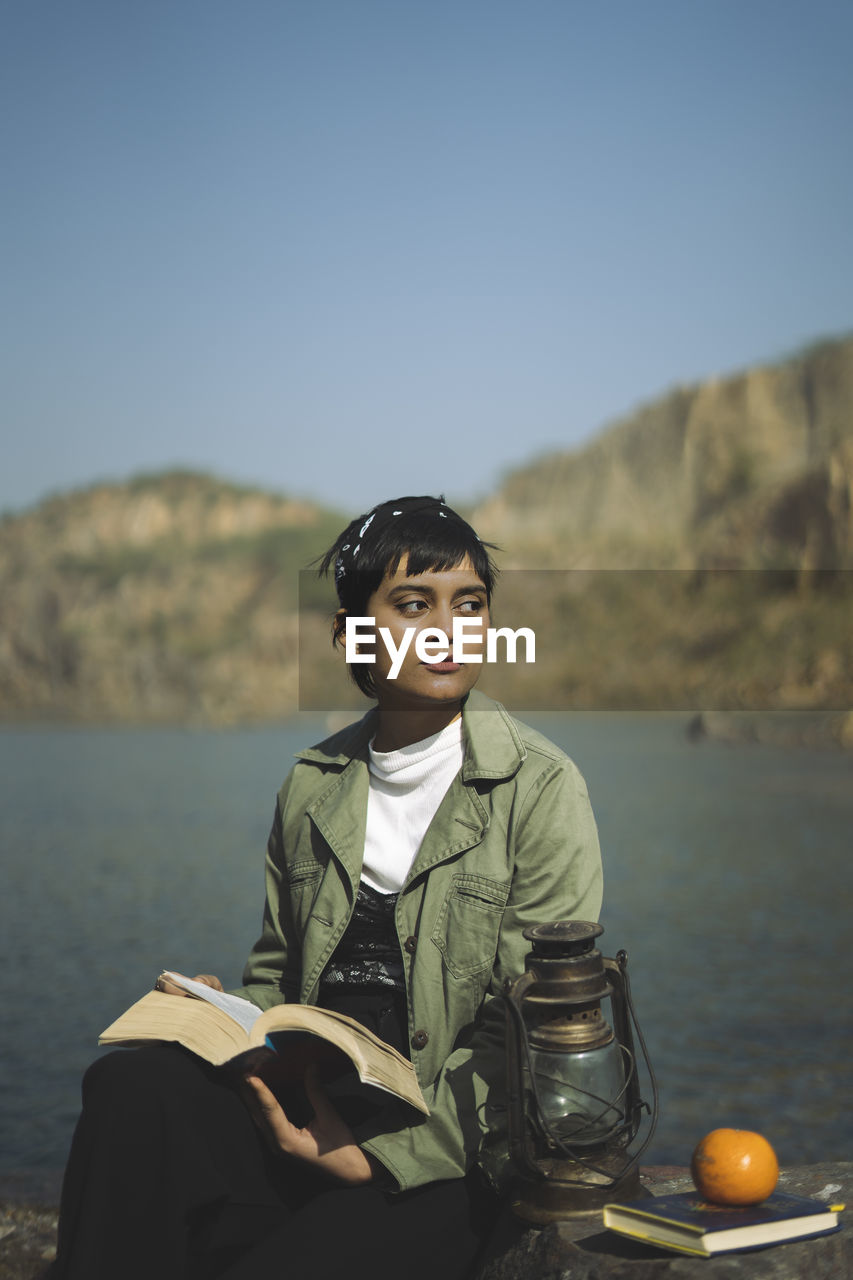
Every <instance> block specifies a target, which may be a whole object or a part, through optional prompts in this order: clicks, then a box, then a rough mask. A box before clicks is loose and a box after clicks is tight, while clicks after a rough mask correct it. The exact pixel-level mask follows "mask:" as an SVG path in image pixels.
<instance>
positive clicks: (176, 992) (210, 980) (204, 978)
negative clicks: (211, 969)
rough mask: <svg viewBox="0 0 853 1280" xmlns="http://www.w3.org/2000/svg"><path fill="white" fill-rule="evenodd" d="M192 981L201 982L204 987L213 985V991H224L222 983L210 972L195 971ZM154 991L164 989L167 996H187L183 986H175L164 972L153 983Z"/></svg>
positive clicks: (187, 992)
mask: <svg viewBox="0 0 853 1280" xmlns="http://www.w3.org/2000/svg"><path fill="white" fill-rule="evenodd" d="M193 982H203V983H204V985H205V986H206V987H213V990H214V991H224V990H225V988H224V987H223V985H222V983H221V982H220V981H219V979H218V978H216V977H214V975H213V974H212V973H197V974H196V975H195V977H194V978H193ZM154 990H155V991H164V992H165V993H166V995H167V996H188V995H189V994H190V993H189V991H184V989H183V987H179V986H176V985H175V983H174V982H170V981H169V979H168V978H167V977H165V975H164V974H162V973H161V974H160V977H159V978H158V979H157V981H156V982H155V983H154Z"/></svg>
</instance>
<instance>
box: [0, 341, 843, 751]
mask: <svg viewBox="0 0 853 1280" xmlns="http://www.w3.org/2000/svg"><path fill="white" fill-rule="evenodd" d="M851 512H853V339H844V340H839V341H835V342H825V343H821V344H819V345H817V346H815V347H814V348H812V349H810V350H808V351H805V352H802V353H800V354H799V355H797V356H795V357H793V358H792V359H790V360H788V361H786V362H784V363H782V364H780V365H778V366H775V367H766V368H756V369H751V370H748V371H746V372H745V373H741V374H738V375H735V376H733V377H730V378H726V379H717V380H714V381H711V382H706V383H703V384H700V385H697V386H695V387H688V388H679V389H677V390H675V391H672V392H670V393H669V394H667V395H665V396H664V397H662V398H661V399H660V400H658V401H657V402H655V403H653V404H650V405H647V406H644V407H643V408H641V409H639V410H638V411H637V412H636V413H634V414H632V415H631V416H630V417H629V418H626V419H625V420H624V421H622V422H619V423H617V424H615V425H614V426H613V427H611V428H610V429H608V430H606V431H604V432H603V433H601V434H600V435H599V436H598V437H597V438H595V439H594V440H593V441H592V442H591V443H590V444H589V445H587V446H586V447H585V448H583V449H581V450H577V451H574V452H564V453H558V454H555V455H553V456H550V457H548V458H544V459H541V460H539V461H535V462H531V463H530V464H528V465H526V466H524V467H522V468H520V469H519V470H517V471H515V472H514V473H513V474H511V475H510V476H509V477H508V478H507V480H506V482H505V483H504V484H503V485H502V486H501V488H500V489H499V490H498V491H497V492H496V493H495V494H493V495H492V496H491V497H490V498H489V499H488V500H487V501H485V502H484V503H482V504H481V505H480V506H479V508H478V509H477V510H475V511H474V512H473V514H472V518H473V521H474V523H475V525H476V527H477V529H478V530H479V532H480V533H481V534H482V535H483V536H484V537H487V538H489V539H491V540H493V541H495V542H497V543H498V544H499V545H500V546H502V547H504V548H506V552H505V554H503V555H502V556H501V557H500V558H501V562H502V564H503V566H504V569H505V572H504V575H503V581H502V584H501V589H500V593H499V596H498V601H497V603H498V617H497V621H498V622H499V623H500V624H501V625H507V626H513V627H517V626H522V625H525V626H529V627H533V628H534V629H535V631H536V635H537V654H536V663H535V665H534V666H532V667H525V666H522V665H521V664H517V665H516V666H515V667H514V668H511V669H509V670H507V671H505V672H504V673H502V674H499V673H498V672H497V671H496V670H494V669H491V670H489V672H488V673H487V678H485V677H484V685H485V687H486V688H488V689H490V691H494V692H496V693H498V694H499V695H503V696H506V698H507V699H508V700H509V701H511V703H512V705H513V706H515V707H545V708H559V707H573V706H578V707H591V708H592V707H616V708H625V707H637V706H645V707H670V708H671V707H680V708H690V709H707V708H714V707H727V708H728V707H741V708H743V707H747V708H750V707H755V708H782V709H788V710H792V709H795V710H796V709H801V708H806V709H808V708H812V709H823V710H830V711H834V712H837V713H838V714H839V716H841V719H840V720H839V725H840V726H841V727H840V728H839V730H838V736H840V737H844V735H848V736H851V737H853V724H851V722H850V721H851V717H850V716H849V715H848V716H847V717H846V719H844V717H843V715H841V713H843V712H844V711H849V708H851V707H853V641H851V628H850V625H849V619H850V617H851V612H852V611H851V603H853V598H852V597H853V591H851V585H850V582H851V577H853V574H851V569H853V515H851ZM348 514H351V513H348ZM343 520H344V516H342V515H341V513H335V512H329V511H326V510H323V509H322V508H320V507H318V506H316V505H313V504H311V503H308V502H304V501H294V500H290V499H287V498H285V497H281V496H276V495H274V494H269V493H264V492H260V491H257V490H252V489H246V488H240V487H238V486H236V485H231V484H228V483H226V482H224V481H221V480H216V479H213V478H211V477H209V476H203V475H196V474H192V473H183V472H170V473H164V474H161V475H154V476H143V477H138V478H136V479H135V480H131V481H130V482H128V483H127V484H114V485H109V484H102V485H96V486H94V487H92V488H90V489H88V490H85V491H80V492H74V493H70V494H66V495H60V496H58V497H54V498H52V499H50V500H48V501H46V502H44V503H42V504H40V505H39V506H37V507H35V508H33V509H32V510H30V511H27V512H25V513H23V514H21V515H14V516H7V517H6V518H5V519H4V520H3V521H2V522H0V606H2V619H3V625H2V630H0V716H2V717H3V718H5V719H6V720H28V719H50V720H75V721H86V722H119V721H120V722H157V721H161V722H197V723H213V724H224V723H226V724H227V723H238V722H246V721H252V720H261V719H275V718H281V717H284V716H286V715H288V714H289V713H291V712H292V711H293V710H295V709H296V707H297V705H298V704H299V705H302V706H303V707H304V708H314V707H317V708H323V709H333V708H338V707H341V706H344V705H348V706H350V707H357V706H359V705H360V702H361V700H360V695H357V694H356V693H355V691H353V690H351V689H350V687H349V685H348V684H347V681H346V679H345V678H344V676H343V674H342V672H341V669H340V664H339V663H338V664H336V663H335V661H334V657H333V655H332V654H331V651H330V648H329V644H328V629H327V628H328V618H329V613H330V611H331V609H332V607H333V601H332V593H331V592H330V591H329V590H328V589H323V587H322V586H321V585H319V584H317V583H316V582H315V580H314V579H313V578H312V576H311V575H310V574H307V573H304V574H301V575H300V572H299V571H300V570H301V569H304V568H305V566H306V565H307V564H309V563H310V561H311V560H312V559H313V558H314V557H316V556H317V555H318V554H319V553H320V552H321V551H322V550H323V549H324V547H325V546H326V545H328V543H329V541H330V540H331V539H332V537H333V536H334V535H335V533H336V532H337V531H338V530H339V529H340V527H341V524H342V523H343ZM300 587H301V590H302V610H301V618H300V616H299V615H298V604H299V596H300Z"/></svg>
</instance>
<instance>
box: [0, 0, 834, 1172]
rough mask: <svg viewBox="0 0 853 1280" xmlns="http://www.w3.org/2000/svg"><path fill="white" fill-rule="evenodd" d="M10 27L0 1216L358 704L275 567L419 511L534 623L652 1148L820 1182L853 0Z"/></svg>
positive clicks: (0, 714) (212, 963)
mask: <svg viewBox="0 0 853 1280" xmlns="http://www.w3.org/2000/svg"><path fill="white" fill-rule="evenodd" d="M4 19H5V20H4V39H3V42H2V49H0V60H2V75H0V105H2V118H3V120H4V122H5V128H4V131H3V140H2V147H3V164H4V173H5V175H6V194H5V196H4V209H3V218H4V232H5V234H4V237H3V244H2V248H0V252H2V254H3V278H4V305H3V308H2V324H3V333H2V338H3V340H2V343H0V351H2V355H0V361H2V365H3V377H4V391H5V394H4V419H5V432H6V449H5V450H4V459H3V466H2V469H0V510H2V511H3V512H4V515H3V516H2V518H0V721H2V725H0V766H2V767H0V787H2V803H0V856H2V860H3V872H4V880H5V884H4V893H3V894H2V898H0V975H2V976H0V999H2V1001H3V1008H4V1012H5V1016H4V1029H3V1031H2V1033H0V1034H2V1038H3V1049H2V1055H0V1107H2V1132H3V1135H4V1139H3V1147H2V1165H0V1177H2V1179H3V1181H0V1190H2V1189H3V1188H7V1187H12V1188H18V1190H19V1191H22V1192H25V1193H28V1194H29V1193H31V1192H32V1191H33V1190H34V1189H36V1188H39V1187H44V1188H47V1189H48V1190H47V1192H46V1194H50V1195H52V1194H55V1186H56V1177H57V1172H58V1170H59V1169H60V1168H61V1165H62V1163H63V1161H64V1158H65V1152H66V1150H67V1144H68V1140H69V1138H70V1133H71V1129H72V1127H73V1122H74V1116H75V1114H76V1109H77V1099H78V1087H79V1084H78V1082H79V1076H80V1073H81V1071H82V1070H83V1068H84V1066H85V1064H86V1062H87V1061H89V1060H90V1058H91V1056H92V1054H93V1053H94V1052H96V1050H95V1048H94V1045H95V1040H96V1038H97V1034H98V1032H99V1031H100V1030H101V1029H102V1028H103V1027H104V1026H106V1025H107V1023H108V1022H109V1021H110V1020H111V1019H112V1018H113V1017H114V1016H116V1014H117V1013H118V1012H120V1011H121V1009H122V1008H123V1007H125V1006H126V1005H127V1004H128V1003H130V1001H131V1000H132V999H134V998H135V997H136V996H138V995H139V994H141V992H142V991H144V990H145V989H147V988H148V987H149V986H150V985H151V982H152V981H153V977H154V975H155V974H156V972H158V971H159V969H160V968H162V967H164V966H168V967H174V968H179V969H180V968H188V969H190V970H191V971H192V972H196V971H202V970H203V971H216V970H217V968H219V969H221V970H222V974H223V978H224V979H225V980H226V981H227V982H230V983H232V984H236V983H237V982H238V981H239V970H240V965H241V963H242V959H243V957H244V956H245V954H246V952H247V950H248V948H249V946H250V945H251V943H252V941H253V937H254V932H255V930H256V928H257V924H258V922H259V920H260V908H261V894H262V869H261V868H262V850H263V842H264V839H265V834H266V828H267V825H268V822H269V819H270V817H271V815H272V807H273V801H274V795H275V791H276V788H277V787H278V785H279V784H280V782H281V779H282V777H283V776H284V774H285V773H286V772H287V769H288V768H289V766H290V760H291V759H292V753H293V751H295V750H296V749H297V748H298V747H299V746H303V745H305V744H306V743H307V742H310V741H316V740H317V739H318V738H320V737H322V736H323V735H324V733H325V732H327V730H328V729H329V728H330V727H332V726H334V725H336V724H338V723H340V722H341V720H342V717H343V718H345V717H349V716H351V715H352V714H354V713H356V712H357V713H359V714H360V710H359V708H360V706H361V703H360V699H359V696H358V695H357V694H356V693H355V691H354V690H353V689H352V688H351V687H350V686H349V685H348V683H347V680H346V677H345V675H344V673H343V672H342V670H341V668H340V664H339V663H338V664H335V662H334V658H333V655H332V653H331V649H330V647H329V646H328V635H327V624H328V614H329V610H330V609H331V607H332V604H333V602H332V600H331V597H330V594H329V592H328V589H327V588H326V587H324V585H323V584H321V583H317V581H316V579H315V578H314V577H313V575H312V574H310V573H309V572H306V566H307V565H309V564H310V562H311V561H312V559H314V558H315V557H316V556H318V555H320V554H321V553H322V552H323V550H324V549H325V548H326V546H327V545H328V544H329V543H330V542H331V540H332V539H333V537H334V536H335V534H336V533H337V532H338V531H339V529H340V528H341V527H342V525H343V524H344V523H345V521H347V520H348V519H349V518H350V517H351V516H353V515H354V514H357V513H358V512H361V511H364V510H367V509H368V508H369V507H370V506H371V505H372V504H373V503H375V502H377V501H380V500H382V499H384V498H387V497H388V496H393V495H396V494H404V493H424V492H433V493H439V492H440V493H444V494H445V495H446V496H447V498H448V500H449V501H451V502H452V503H453V504H454V505H456V506H457V507H459V508H460V509H462V510H463V511H464V512H466V513H467V514H468V515H469V516H470V518H471V519H472V521H473V523H474V524H475V527H476V528H477V529H478V531H479V532H480V533H481V535H482V536H483V537H486V538H489V539H491V540H493V541H494V542H496V543H497V544H499V546H500V547H501V549H502V550H501V553H500V556H499V560H500V563H501V564H502V566H503V568H504V574H503V583H502V590H501V592H499V594H498V597H497V608H498V610H499V611H500V616H499V617H498V621H499V622H501V623H511V624H512V625H513V626H520V625H525V624H526V625H535V627H536V631H537V663H536V666H535V668H534V669H532V670H521V669H516V670H513V671H503V672H501V671H497V670H494V671H489V672H488V673H485V674H484V677H483V687H485V688H486V689H487V690H490V691H492V692H494V693H496V694H499V695H500V696H502V697H504V698H506V700H507V702H508V703H509V704H510V706H511V708H512V710H513V711H516V712H518V713H519V714H520V715H523V716H525V717H526V718H528V719H533V720H535V722H536V723H537V725H539V726H540V727H542V728H544V730H545V732H547V733H548V734H549V735H550V736H551V737H553V738H554V740H555V741H557V742H559V743H560V745H561V746H564V747H565V748H566V750H568V751H569V752H570V754H572V755H573V756H574V757H575V758H576V759H577V760H578V763H579V764H580V766H581V768H582V769H583V770H584V772H585V773H586V774H587V776H588V779H589V781H590V787H591V791H592V795H593V801H594V804H595V807H596V812H597V814H598V817H599V822H600V826H601V834H602V844H603V847H604V851H605V861H606V865H607V869H608V880H607V898H606V903H605V915H604V917H603V918H604V922H605V925H606V928H607V933H606V935H605V944H610V946H609V948H608V946H607V945H606V946H605V949H609V950H610V953H611V954H612V952H613V951H615V950H616V949H617V948H618V947H620V946H626V947H627V948H628V950H629V952H630V954H631V958H632V966H633V971H634V973H635V979H634V982H635V989H636V995H637V1001H638V1009H639V1012H640V1016H641V1020H643V1022H644V1026H645V1030H646V1033H647V1037H648V1040H649V1047H650V1051H651V1054H652V1058H653V1059H654V1060H655V1061H656V1064H657V1065H658V1068H659V1074H660V1076H661V1083H662V1099H663V1111H662V1124H661V1129H660V1131H659V1135H658V1138H657V1139H656V1146H655V1148H654V1149H653V1150H652V1151H651V1152H650V1153H649V1158H650V1159H652V1158H653V1159H656V1160H659V1161H671V1162H674V1163H685V1162H686V1160H687V1159H688V1158H689V1153H690V1150H692V1146H693V1145H694V1143H695V1141H696V1140H697V1138H698V1137H699V1136H700V1135H701V1133H703V1132H704V1131H705V1130H706V1129H707V1128H710V1127H712V1126H713V1125H714V1124H731V1123H735V1124H743V1125H745V1126H746V1127H753V1128H761V1129H763V1130H764V1131H765V1132H767V1134H768V1136H770V1137H771V1140H774V1139H775V1141H776V1142H777V1143H778V1146H779V1150H780V1155H781V1156H782V1158H783V1159H784V1160H785V1161H787V1162H797V1161H801V1162H802V1161H812V1160H817V1159H824V1158H827V1159H829V1158H842V1157H843V1156H845V1155H846V1154H847V1153H849V1149H850V1139H851V1136H853V1134H851V1130H850V1125H849V1123H848V1121H846V1120H845V1118H844V1117H845V1114H846V1112H845V1110H844V1108H843V1106H842V1105H841V1099H842V1098H844V1097H846V1084H845V1072H846V1071H847V1067H846V1064H847V1061H848V1059H849V1054H850V1050H851V1044H850V1027H851V1026H852V1025H853V1018H851V1016H850V1015H851V1012H853V1010H851V1009H850V995H849V992H850V990H851V983H850V977H851V976H853V975H851V973H850V961H849V958H848V949H847V945H846V934H845V929H846V921H847V919H848V918H849V906H850V901H851V893H850V889H851V885H850V872H849V866H848V857H847V849H848V845H849V831H850V823H851V818H853V799H851V797H853V786H851V785H850V784H851V781H853V779H851V766H850V761H851V756H850V754H849V748H850V747H851V746H853V719H851V707H853V699H851V693H853V654H852V653H851V646H852V645H853V641H851V634H850V633H851V629H850V626H849V618H850V604H851V598H850V597H851V584H850V572H849V571H850V568H851V560H852V559H853V518H851V511H853V426H851V423H853V337H851V330H852V329H853V258H851V255H850V252H849V227H850V226H851V225H853V176H851V175H853V166H851V165H850V163H849V156H848V154H847V152H848V150H849V145H848V141H847V139H848V138H849V136H850V132H851V125H853V87H852V86H851V81H850V76H849V65H848V64H849V58H848V50H849V48H850V43H851V37H853V11H851V9H850V7H849V6H847V5H844V4H842V3H839V2H837V0H833V2H830V0H811V2H810V3H808V4H807V3H806V2H805V0H776V2H775V3H773V4H771V3H769V2H766V0H750V2H749V3H748V4H746V5H744V4H742V3H738V4H736V3H734V2H733V0H732V2H729V0H715V3H713V4H712V3H701V2H700V3H695V4H691V5H684V4H681V3H678V2H677V0H649V2H648V3H646V4H644V5H642V6H637V5H634V4H631V3H628V2H627V0H624V2H623V0H614V3H612V4H609V5H607V6H597V7H596V6H589V5H582V4H580V3H575V0H533V2H532V3H530V4H527V5H524V6H519V5H516V4H512V3H509V2H508V0H506V2H505V0H491V2H490V3H485V2H479V0H463V3H450V2H449V0H448V2H445V0H436V2H435V3H431V4H429V5H425V4H418V3H414V2H412V3H408V2H402V3H398V2H394V3H391V0H359V2H358V3H346V2H345V0H320V2H319V3H308V2H307V0H285V2H284V3H280V2H275V3H273V2H272V0H252V3H249V4H246V5H243V6H240V7H235V6H234V5H231V4H226V3H223V2H220V0H205V3H201V0H187V3H184V4H181V5H180V6H175V5H173V4H169V3H166V0H151V2H150V3H147V4H146V5H144V6H121V7H116V6H115V5H111V4H108V3H105V2H104V0H82V2H81V3H79V4H77V5H75V6H72V7H69V6H65V5H61V4H59V3H52V4H47V5H40V6H32V5H28V4H25V3H22V2H16V3H13V4H11V5H10V6H8V7H7V10H6V12H5V15H4ZM653 713H654V714H653ZM818 1008H820V1009H821V1010H823V1012H822V1013H821V1014H820V1016H818V1014H817V1009H818Z"/></svg>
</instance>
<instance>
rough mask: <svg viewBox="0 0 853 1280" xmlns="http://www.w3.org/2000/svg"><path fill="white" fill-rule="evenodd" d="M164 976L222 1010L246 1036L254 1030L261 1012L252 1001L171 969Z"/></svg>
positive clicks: (166, 970) (164, 971)
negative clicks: (237, 1024) (236, 1023)
mask: <svg viewBox="0 0 853 1280" xmlns="http://www.w3.org/2000/svg"><path fill="white" fill-rule="evenodd" d="M162 976H163V977H164V978H168V980H169V981H170V982H174V984H175V986H176V987H183V989H184V991H188V992H189V993H190V995H193V996H197V997H198V999H199V1000H206V1001H207V1002H208V1004H215V1005H216V1007H217V1009H221V1010H222V1012H223V1013H227V1014H228V1016H229V1018H233V1019H234V1021H235V1022H238V1023H239V1024H240V1026H241V1027H242V1028H243V1030H244V1031H245V1032H246V1035H248V1034H249V1032H250V1031H251V1030H252V1027H253V1026H254V1025H255V1020H256V1019H257V1017H258V1015H259V1014H260V1012H261V1011H260V1009H259V1008H258V1006H257V1005H256V1004H252V1002H251V1000H244V999H243V997H242V996H232V995H229V994H228V992H227V991H216V990H214V988H213V987H209V986H208V985H207V983H205V982H196V980H195V978H185V977H184V975H183V974H182V973H173V972H172V971H171V969H164V970H163V975H162Z"/></svg>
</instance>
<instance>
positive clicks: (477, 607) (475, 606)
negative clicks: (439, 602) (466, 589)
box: [456, 597, 484, 613]
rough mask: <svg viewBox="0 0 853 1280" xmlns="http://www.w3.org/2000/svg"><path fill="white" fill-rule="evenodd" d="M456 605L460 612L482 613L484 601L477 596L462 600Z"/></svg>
mask: <svg viewBox="0 0 853 1280" xmlns="http://www.w3.org/2000/svg"><path fill="white" fill-rule="evenodd" d="M456 607H457V608H458V609H459V611H460V613H482V612H483V608H484V601H482V600H478V599H477V598H476V597H475V598H474V599H473V600H461V601H460V602H459V604H458V605H457V606H456Z"/></svg>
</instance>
